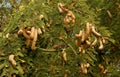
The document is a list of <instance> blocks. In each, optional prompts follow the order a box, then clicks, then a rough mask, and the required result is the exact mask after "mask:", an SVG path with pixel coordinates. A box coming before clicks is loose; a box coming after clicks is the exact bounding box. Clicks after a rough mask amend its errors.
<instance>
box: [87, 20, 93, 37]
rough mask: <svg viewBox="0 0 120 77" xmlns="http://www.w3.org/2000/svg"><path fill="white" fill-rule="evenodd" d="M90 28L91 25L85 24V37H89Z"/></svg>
mask: <svg viewBox="0 0 120 77" xmlns="http://www.w3.org/2000/svg"><path fill="white" fill-rule="evenodd" d="M91 27H92V25H91V24H90V23H88V22H87V23H86V34H87V36H89V35H90V33H91V29H92V28H91Z"/></svg>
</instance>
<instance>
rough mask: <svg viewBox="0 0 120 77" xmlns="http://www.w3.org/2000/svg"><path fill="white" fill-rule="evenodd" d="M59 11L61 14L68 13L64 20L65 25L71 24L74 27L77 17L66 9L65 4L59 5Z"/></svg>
mask: <svg viewBox="0 0 120 77" xmlns="http://www.w3.org/2000/svg"><path fill="white" fill-rule="evenodd" d="M58 10H59V12H60V13H67V14H66V16H65V18H64V20H63V21H64V24H65V25H67V24H71V26H74V23H75V15H74V14H73V12H72V11H70V10H69V9H67V8H65V6H64V4H62V3H58Z"/></svg>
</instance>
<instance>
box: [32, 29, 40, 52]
mask: <svg viewBox="0 0 120 77" xmlns="http://www.w3.org/2000/svg"><path fill="white" fill-rule="evenodd" d="M37 35H38V34H37V29H35V32H34V38H33V41H32V46H31V49H32V50H35V49H36V46H35V45H36V41H37Z"/></svg>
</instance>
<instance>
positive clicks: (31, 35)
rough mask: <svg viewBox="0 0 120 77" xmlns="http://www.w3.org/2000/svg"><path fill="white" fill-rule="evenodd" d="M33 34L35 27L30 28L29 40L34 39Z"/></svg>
mask: <svg viewBox="0 0 120 77" xmlns="http://www.w3.org/2000/svg"><path fill="white" fill-rule="evenodd" d="M34 33H35V27H32V28H31V34H30V38H31V39H33V38H34Z"/></svg>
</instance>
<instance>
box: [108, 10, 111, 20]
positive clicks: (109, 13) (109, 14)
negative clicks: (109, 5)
mask: <svg viewBox="0 0 120 77" xmlns="http://www.w3.org/2000/svg"><path fill="white" fill-rule="evenodd" d="M107 13H108V16H109V17H110V18H112V14H111V12H110V11H109V10H107Z"/></svg>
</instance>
